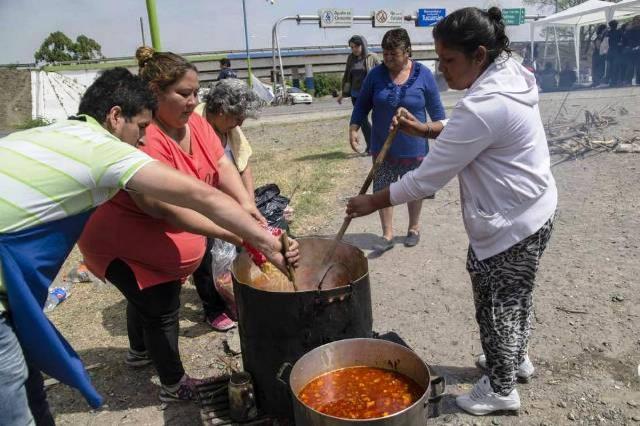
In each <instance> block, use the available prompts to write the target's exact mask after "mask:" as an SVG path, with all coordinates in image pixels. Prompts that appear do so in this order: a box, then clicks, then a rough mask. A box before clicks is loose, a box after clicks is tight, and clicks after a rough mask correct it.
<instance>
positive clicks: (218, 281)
mask: <svg viewBox="0 0 640 426" xmlns="http://www.w3.org/2000/svg"><path fill="white" fill-rule="evenodd" d="M236 255H237V252H236V246H234V245H233V244H231V243H228V242H226V241H224V240H220V239H217V238H216V239H215V240H213V246H212V247H211V275H212V277H213V285H214V287H215V289H216V291H217V292H218V294H219V295H220V296H221V297H222V299H223V300H224V301H225V303H226V305H227V308H228V310H229V314H230V316H231V319H233V320H234V321H235V320H237V318H238V311H237V308H236V299H235V296H234V295H233V280H232V278H231V264H232V263H233V260H234V259H235V258H236Z"/></svg>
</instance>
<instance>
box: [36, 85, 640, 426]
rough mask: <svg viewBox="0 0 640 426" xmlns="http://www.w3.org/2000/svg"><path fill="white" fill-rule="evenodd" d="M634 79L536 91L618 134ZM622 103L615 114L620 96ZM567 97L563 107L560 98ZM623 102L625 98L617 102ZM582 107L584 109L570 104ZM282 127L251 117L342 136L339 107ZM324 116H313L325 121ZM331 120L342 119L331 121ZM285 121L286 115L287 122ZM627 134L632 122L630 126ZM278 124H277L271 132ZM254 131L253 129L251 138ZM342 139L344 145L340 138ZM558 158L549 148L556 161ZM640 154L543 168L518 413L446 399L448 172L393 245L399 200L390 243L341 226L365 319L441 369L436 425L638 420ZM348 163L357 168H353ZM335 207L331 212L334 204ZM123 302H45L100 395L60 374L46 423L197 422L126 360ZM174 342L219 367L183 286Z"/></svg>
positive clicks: (467, 329)
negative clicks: (551, 182)
mask: <svg viewBox="0 0 640 426" xmlns="http://www.w3.org/2000/svg"><path fill="white" fill-rule="evenodd" d="M639 95H640V89H637V88H633V89H632V88H626V89H611V90H598V91H590V92H574V93H572V94H570V95H569V96H568V97H567V98H565V95H564V94H563V93H555V94H548V95H543V97H542V99H543V101H542V104H541V112H542V115H543V117H544V120H545V121H548V120H553V119H554V118H555V117H556V115H557V112H558V111H559V110H560V109H561V107H563V108H562V114H561V115H560V116H559V117H558V120H561V119H572V118H574V117H582V115H583V112H582V111H583V110H584V109H585V108H588V109H589V110H602V109H604V108H605V107H607V106H608V105H613V106H614V107H615V109H616V111H617V114H618V115H619V117H618V119H619V121H620V122H621V124H620V125H618V126H611V127H610V128H608V129H606V130H605V132H608V133H609V134H610V135H613V136H620V137H625V138H626V137H630V136H632V135H633V134H634V132H636V131H640V125H639V124H638V122H639V120H640V108H639V107H638V101H639V100H640V96H639ZM621 106H623V107H624V108H625V109H626V111H627V112H628V113H627V114H626V115H620V113H619V111H620V107H621ZM565 108H566V111H564V109H565ZM623 112H624V111H623ZM579 119H580V120H582V119H583V118H579ZM294 126H300V128H299V129H297V131H295V132H287V133H290V134H294V135H299V134H300V132H302V133H305V134H308V135H309V137H308V138H307V139H304V140H299V139H297V138H296V140H289V139H287V138H288V136H287V133H285V134H283V133H282V132H281V128H280V127H278V126H272V127H268V126H265V127H262V128H261V130H260V131H261V132H266V133H263V134H262V137H264V138H265V140H267V139H268V138H269V137H274V138H276V137H277V138H278V139H279V140H280V141H282V143H292V144H293V143H295V144H296V146H297V148H298V149H299V150H300V152H301V155H304V152H305V150H307V149H308V147H309V146H311V145H312V144H313V143H314V141H316V140H318V139H319V138H325V137H331V138H339V137H341V136H340V135H341V131H340V130H339V129H341V128H342V129H345V132H343V133H345V134H346V126H347V120H346V119H344V118H343V119H339V120H336V121H333V122H332V123H331V125H330V127H331V128H332V129H338V130H333V131H329V130H328V128H327V124H326V123H325V124H323V123H317V124H314V123H303V124H302V123H301V124H294ZM323 126H324V127H323ZM341 126H342V127H341ZM288 129H290V128H288ZM636 134H639V135H640V133H636ZM276 135H277V136H276ZM258 143H260V142H258ZM344 149H345V152H348V151H347V149H348V147H347V146H346V141H345V148H344ZM556 160H558V159H557V158H554V161H556ZM639 160H640V154H613V153H604V154H597V155H593V153H591V154H588V155H586V156H585V158H579V159H576V160H570V161H565V162H563V163H561V164H558V165H557V166H555V167H554V168H553V172H554V175H555V177H556V180H557V183H558V188H559V193H560V202H559V212H558V218H557V221H556V225H555V230H554V235H553V237H552V240H551V243H550V246H549V248H548V250H547V252H546V254H545V255H544V257H543V259H542V263H541V265H540V271H539V275H538V281H537V282H538V287H537V290H536V292H535V296H534V299H535V316H534V322H533V327H534V330H533V336H532V340H531V346H530V355H531V358H532V360H533V362H534V365H535V366H536V369H537V374H536V377H535V378H534V379H533V381H532V382H531V383H530V384H527V385H518V389H519V392H520V396H521V400H522V409H521V410H520V412H519V415H517V416H513V415H510V416H502V415H498V416H488V417H484V418H481V417H473V416H469V415H467V414H463V413H461V412H460V410H458V409H457V408H456V406H455V402H454V397H455V395H456V394H459V393H461V392H464V391H466V390H468V389H470V388H471V386H472V384H473V383H474V382H475V380H477V379H478V378H479V377H480V375H481V372H480V371H479V370H478V369H476V368H475V366H474V359H475V356H476V355H477V354H479V353H480V352H481V348H480V343H479V339H478V331H477V326H476V324H475V320H474V313H473V312H474V310H473V300H472V295H471V288H470V283H469V278H468V276H467V274H466V272H465V268H464V266H465V256H466V249H467V244H468V242H467V238H466V235H465V232H464V228H463V225H462V220H461V214H460V205H459V197H458V187H457V182H456V181H453V182H451V183H449V184H448V185H447V186H446V187H445V188H444V189H443V190H441V191H440V192H439V193H438V195H437V197H436V199H435V200H428V201H425V204H424V209H423V213H422V227H423V231H422V241H421V243H420V245H419V246H418V247H416V248H413V249H407V248H405V247H404V246H403V245H402V244H401V242H402V236H403V235H404V234H405V233H406V226H407V215H406V209H404V208H397V209H396V212H397V215H396V220H395V230H396V235H397V236H398V237H397V242H398V244H397V245H396V246H395V248H394V249H393V250H391V251H389V252H387V253H386V254H384V255H383V256H379V257H376V256H371V254H370V248H371V247H372V245H373V244H374V243H375V242H376V238H377V236H378V235H379V233H380V225H379V221H378V218H377V216H376V215H372V216H369V217H367V218H361V219H358V220H356V221H354V222H353V223H352V225H351V227H350V229H349V231H348V235H347V237H346V239H347V240H348V241H351V242H352V243H354V244H356V245H358V246H359V247H360V248H362V249H363V250H364V251H365V252H366V253H368V254H369V255H370V260H369V268H370V272H371V285H372V298H373V314H374V330H376V331H378V332H380V333H385V332H389V331H394V332H396V333H398V334H399V335H400V336H401V337H402V338H403V339H404V340H405V341H406V342H407V343H408V344H409V345H410V346H411V347H412V348H413V349H414V350H415V351H416V352H417V353H418V354H419V355H420V356H421V357H422V358H423V359H424V360H425V361H426V362H427V363H429V364H430V365H431V366H432V368H433V370H434V372H435V373H436V374H441V375H444V376H445V377H446V380H447V383H448V386H447V394H448V395H447V396H445V398H444V400H443V401H442V403H441V404H440V407H439V410H438V411H439V415H438V416H437V417H435V418H432V419H430V420H429V424H434V425H443V424H452V425H516V424H518V425H520V424H522V425H564V424H576V425H577V424H581V425H598V424H610V425H624V424H640V377H639V375H640V330H639V325H640V293H639V292H638V277H639V276H640V263H639V262H638V260H639V259H638V255H639V253H640V250H639V247H640V223H639V222H640V216H639V215H638V209H639V208H640V185H639V184H638V181H639V178H640V173H639V169H640V164H639ZM346 161H348V162H349V164H351V168H352V170H354V172H353V173H350V174H348V175H347V176H345V178H344V179H345V182H344V183H343V184H342V185H341V186H340V191H339V193H338V194H337V195H336V200H335V202H334V205H335V206H334V207H333V208H332V209H331V210H330V211H329V213H328V214H327V217H326V221H325V224H324V226H323V227H322V228H321V232H322V233H325V234H327V235H329V234H333V233H335V232H336V230H337V229H338V227H339V225H340V223H341V220H342V218H341V216H340V214H339V212H340V211H341V210H342V207H341V206H343V205H344V200H345V197H346V196H348V195H351V194H353V193H355V192H356V191H357V187H358V186H359V185H360V181H361V179H363V177H364V175H365V174H366V171H367V167H368V164H369V163H368V160H367V159H366V158H362V157H348V158H347V159H346ZM356 170H357V172H355V171H356ZM336 212H338V213H336ZM124 308H125V303H124V301H123V299H122V297H121V296H120V295H119V293H118V292H117V291H115V290H114V289H113V288H111V287H109V286H107V285H95V284H80V285H78V286H77V287H76V288H75V289H74V294H73V296H72V297H71V298H70V299H69V300H68V301H66V302H65V303H64V304H63V305H61V306H60V307H58V308H57V309H56V310H55V311H54V312H53V313H52V315H51V317H52V320H53V321H54V323H56V324H58V325H59V326H60V331H61V332H62V333H63V334H64V335H65V336H66V337H67V338H68V340H69V341H70V343H71V344H72V345H73V346H74V347H75V348H76V349H77V350H78V352H79V353H80V355H81V357H82V358H83V360H84V361H85V363H86V365H89V366H95V367H94V368H92V369H91V375H92V377H93V380H94V383H95V385H96V387H97V388H98V389H99V390H100V391H101V392H102V394H103V395H104V397H105V401H106V403H105V406H104V407H102V408H101V409H99V410H96V411H92V410H90V409H89V408H88V407H87V405H86V403H85V402H84V400H82V398H81V397H80V396H79V394H78V393H77V392H75V391H72V390H70V389H69V388H67V387H66V386H63V385H55V386H52V387H50V388H49V390H48V395H49V399H50V401H51V405H52V410H53V411H54V414H55V416H56V421H57V422H58V424H73V425H103V424H104V425H112V424H113V425H115V424H143V425H157V424H163V423H164V424H170V425H189V424H198V422H199V412H198V407H197V406H196V405H195V404H169V405H168V406H166V407H165V406H162V405H160V403H159V402H158V399H157V392H158V387H157V379H156V378H154V373H153V370H152V369H143V370H130V369H128V368H126V367H125V366H124V363H123V362H122V361H123V359H124V356H125V354H126V348H127V338H126V325H125V320H124ZM180 334H181V338H180V339H181V340H180V345H181V352H182V357H183V361H184V363H185V366H186V368H187V371H188V372H189V373H190V374H192V375H193V376H196V377H200V376H208V375H213V374H215V373H218V372H220V371H222V370H223V369H224V368H225V367H226V365H225V363H226V362H228V359H227V358H226V357H225V356H224V355H223V354H224V352H223V340H224V338H225V336H224V335H223V334H221V333H216V332H212V331H210V330H209V329H207V327H205V325H204V324H203V323H202V322H201V309H200V306H199V303H198V296H197V294H196V292H195V289H194V288H193V287H192V286H190V285H187V286H186V287H185V288H184V291H183V305H182V311H181V333H180Z"/></svg>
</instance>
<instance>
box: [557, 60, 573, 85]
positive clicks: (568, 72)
mask: <svg viewBox="0 0 640 426" xmlns="http://www.w3.org/2000/svg"><path fill="white" fill-rule="evenodd" d="M577 80H578V77H577V75H576V70H574V69H573V67H571V64H569V62H566V63H565V64H564V68H563V69H562V71H560V75H559V76H558V89H560V90H571V89H573V85H574V84H576V81H577Z"/></svg>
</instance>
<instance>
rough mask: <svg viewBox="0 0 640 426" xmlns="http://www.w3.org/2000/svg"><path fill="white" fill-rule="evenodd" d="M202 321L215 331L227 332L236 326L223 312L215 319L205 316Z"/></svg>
mask: <svg viewBox="0 0 640 426" xmlns="http://www.w3.org/2000/svg"><path fill="white" fill-rule="evenodd" d="M204 321H205V322H206V323H207V324H209V325H210V326H211V328H213V329H214V330H216V331H228V330H231V329H232V328H234V327H235V326H236V323H235V322H233V320H232V319H231V318H229V316H228V315H227V314H225V313H224V312H223V313H221V314H220V315H218V316H217V317H215V318H211V317H210V316H206V317H205V319H204Z"/></svg>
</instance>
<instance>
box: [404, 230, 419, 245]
mask: <svg viewBox="0 0 640 426" xmlns="http://www.w3.org/2000/svg"><path fill="white" fill-rule="evenodd" d="M419 242H420V232H418V231H413V230H411V231H409V232H407V238H405V239H404V246H405V247H415V246H417V245H418V243H419Z"/></svg>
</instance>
